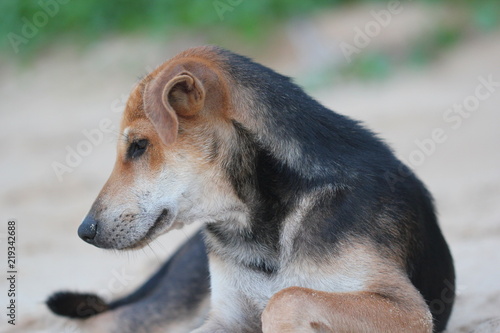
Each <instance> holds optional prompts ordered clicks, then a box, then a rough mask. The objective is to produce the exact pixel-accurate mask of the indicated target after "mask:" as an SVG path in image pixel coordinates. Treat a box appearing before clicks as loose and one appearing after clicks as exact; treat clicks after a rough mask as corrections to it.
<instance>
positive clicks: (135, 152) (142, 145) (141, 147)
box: [127, 139, 149, 159]
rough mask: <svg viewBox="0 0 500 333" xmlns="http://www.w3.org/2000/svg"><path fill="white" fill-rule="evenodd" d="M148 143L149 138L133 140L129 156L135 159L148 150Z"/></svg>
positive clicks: (128, 151) (128, 152)
mask: <svg viewBox="0 0 500 333" xmlns="http://www.w3.org/2000/svg"><path fill="white" fill-rule="evenodd" d="M148 143H149V142H148V140H147V139H141V140H136V141H133V142H132V143H131V144H130V146H129V147H128V150H127V158H128V159H134V158H138V157H140V156H141V155H142V154H144V152H145V151H146V148H147V146H148Z"/></svg>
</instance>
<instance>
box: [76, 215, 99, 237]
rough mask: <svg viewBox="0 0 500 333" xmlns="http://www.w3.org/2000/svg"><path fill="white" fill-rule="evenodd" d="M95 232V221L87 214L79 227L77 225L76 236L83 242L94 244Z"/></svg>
mask: <svg viewBox="0 0 500 333" xmlns="http://www.w3.org/2000/svg"><path fill="white" fill-rule="evenodd" d="M96 234H97V221H96V220H94V218H93V217H92V216H90V214H89V215H87V216H86V217H85V219H84V220H83V222H82V224H80V227H78V236H79V237H80V238H81V239H83V240H84V241H85V242H87V243H89V244H92V245H94V239H95V236H96Z"/></svg>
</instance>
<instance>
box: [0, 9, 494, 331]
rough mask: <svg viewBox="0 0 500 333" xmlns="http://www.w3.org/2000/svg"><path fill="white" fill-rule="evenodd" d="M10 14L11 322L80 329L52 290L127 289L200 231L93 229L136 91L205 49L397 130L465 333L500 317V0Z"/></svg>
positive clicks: (6, 151) (3, 65) (3, 91)
mask: <svg viewBox="0 0 500 333" xmlns="http://www.w3.org/2000/svg"><path fill="white" fill-rule="evenodd" d="M0 19H1V22H0V36H1V38H0V126H1V131H0V136H1V140H0V149H1V156H2V158H1V160H0V179H1V186H0V197H1V203H0V219H1V221H2V224H1V229H0V237H1V240H2V244H1V246H2V252H1V253H6V244H5V243H6V242H5V240H6V231H7V221H8V220H9V219H12V218H14V219H16V220H17V223H18V238H17V240H18V244H17V259H18V270H19V274H18V286H17V289H18V293H17V306H18V309H17V325H16V327H15V329H14V327H12V325H8V324H7V320H6V319H5V315H3V314H2V315H1V317H2V318H4V319H2V320H1V322H0V331H1V332H11V331H12V332H65V331H68V332H69V331H72V332H73V331H78V330H80V328H79V327H78V326H75V324H74V323H72V322H69V321H66V320H63V319H61V318H57V317H55V316H53V315H51V314H50V313H49V312H48V311H47V309H46V308H45V305H44V301H45V299H46V297H47V296H48V295H49V294H51V293H52V292H54V291H57V290H76V291H91V292H99V294H100V295H102V296H103V297H105V298H107V299H112V298H116V297H118V296H120V295H123V294H125V293H127V292H128V291H131V290H133V289H134V288H135V287H136V286H138V285H139V284H141V282H142V281H143V280H144V279H145V278H146V277H147V276H148V275H149V274H150V273H151V272H153V271H154V270H155V269H156V268H157V267H158V266H159V265H160V264H161V262H162V261H163V260H164V258H166V257H167V256H168V255H169V253H171V251H172V250H173V249H174V248H175V247H176V246H177V245H178V244H180V243H181V242H182V241H183V240H185V239H186V237H187V236H188V235H189V233H190V232H192V230H193V228H194V227H191V228H188V229H187V230H183V231H175V232H172V233H170V234H168V235H165V236H163V237H162V238H160V239H159V240H158V241H156V242H155V243H154V244H152V245H151V246H150V247H148V248H146V249H144V250H141V251H137V252H127V253H116V252H106V251H103V250H99V249H97V248H93V247H91V246H89V245H87V244H84V242H82V241H81V240H80V239H79V238H78V237H77V235H76V230H77V228H78V225H79V223H80V221H81V219H82V218H83V216H84V215H85V214H86V213H87V210H88V209H89V208H90V205H91V204H92V202H93V200H94V198H95V197H96V195H97V193H98V192H99V190H100V188H101V186H102V185H103V184H104V182H105V181H106V179H107V177H108V175H109V173H110V172H111V169H112V166H113V163H114V158H115V143H116V137H117V130H118V125H119V119H120V116H121V112H122V111H123V107H124V104H125V102H126V99H127V96H128V93H129V92H130V90H131V88H132V87H133V86H134V84H135V83H136V82H137V81H138V80H139V79H140V78H141V77H142V76H144V75H145V74H147V73H148V72H149V71H151V70H152V69H154V68H155V67H156V66H158V65H159V64H161V63H162V62H163V61H165V60H166V59H168V58H169V57H171V56H173V55H175V54H176V53H178V52H180V51H182V50H184V49H186V48H188V47H192V46H198V45H205V44H217V45H220V46H222V47H225V48H228V49H230V50H232V51H235V52H237V53H241V54H244V55H247V56H250V57H252V58H254V59H255V60H256V61H258V62H260V63H262V64H264V65H266V66H269V67H271V68H273V69H275V70H277V71H278V72H280V73H282V74H285V75H288V76H291V77H293V78H294V80H295V81H296V82H297V83H299V84H300V85H301V86H302V87H304V89H305V90H306V91H307V92H308V93H310V94H311V95H312V96H314V97H315V98H316V99H318V100H319V101H320V102H321V103H323V104H325V105H326V106H328V107H329V108H331V109H333V110H335V111H337V112H339V113H341V114H344V115H347V116H350V117H353V118H356V119H358V120H361V121H363V122H364V123H365V124H366V126H368V127H369V128H371V129H372V130H374V131H375V132H377V133H379V134H380V136H381V137H382V138H384V139H385V140H386V141H387V142H388V143H389V144H390V145H391V146H392V147H393V148H394V150H395V152H396V154H397V155H398V157H400V158H401V159H402V160H404V161H405V162H406V163H407V164H408V165H410V166H411V167H412V168H413V169H414V170H415V172H416V173H417V174H418V175H419V176H420V177H421V178H422V180H423V181H424V182H425V183H426V185H427V186H428V187H429V189H430V190H431V192H432V193H433V195H434V196H435V199H436V204H437V207H438V211H439V216H440V223H441V226H442V229H443V231H444V234H445V236H446V238H447V240H448V242H449V244H450V246H451V249H452V252H453V255H454V257H455V261H456V270H457V276H458V286H459V295H458V298H457V301H456V305H455V309H454V312H453V315H452V318H451V321H450V323H449V330H448V332H470V331H471V330H472V329H474V328H476V327H477V326H478V325H479V323H481V322H483V321H485V320H487V319H488V318H491V317H494V316H498V315H499V312H498V309H500V268H499V267H500V265H499V263H500V251H499V250H500V173H499V171H500V153H499V148H500V134H499V132H500V131H499V130H500V128H499V125H500V114H499V108H498V105H500V66H499V64H500V60H499V59H500V2H499V1H497V0H474V1H465V0H464V1H451V0H450V1H438V0H433V1H430V0H429V1H410V0H406V1H373V0H371V1H342V0H338V1H332V0H330V1H326V0H324V1H314V2H312V1H311V2H306V1H286V0H269V1H250V0H208V1H201V0H199V1H171V0H165V1H160V0H155V1H137V0H135V1H134V0H116V1H98V0H87V1H77V0H39V1H28V0H18V1H15V0H5V1H2V2H0ZM107 123H111V124H113V126H114V127H113V126H112V127H113V129H112V130H108V129H107V126H106V125H105V124H107ZM2 255H3V254H2ZM6 257H7V255H5V257H4V258H0V262H4V261H6ZM4 266H5V265H4V264H2V267H4ZM2 270H3V271H5V272H6V271H7V268H5V269H4V268H2ZM0 281H1V282H0V295H1V296H0V300H1V303H0V304H7V302H8V299H7V296H6V291H7V289H8V285H7V283H6V282H5V279H2V280H0ZM2 307H3V305H2ZM487 331H488V330H487ZM489 331H493V330H492V329H491V327H490V329H489Z"/></svg>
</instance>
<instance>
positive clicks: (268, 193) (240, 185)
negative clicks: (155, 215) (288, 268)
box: [207, 122, 300, 273]
mask: <svg viewBox="0 0 500 333" xmlns="http://www.w3.org/2000/svg"><path fill="white" fill-rule="evenodd" d="M234 128H235V131H236V135H235V139H236V140H237V142H236V143H235V144H233V147H235V148H234V150H233V151H232V152H231V154H230V156H229V158H228V161H227V163H225V165H226V170H225V172H226V175H227V177H228V179H229V182H230V183H231V186H232V187H233V189H234V191H235V193H236V194H237V196H238V198H239V200H240V201H241V202H242V203H243V204H244V205H245V207H246V212H245V216H244V218H245V221H236V220H234V219H228V220H223V221H214V222H213V223H209V224H208V225H207V245H208V248H209V251H211V252H213V253H219V254H221V256H224V257H232V258H233V259H235V260H236V261H239V262H240V263H242V264H244V265H246V266H248V267H250V268H252V269H256V270H259V271H262V272H266V273H272V272H274V271H275V270H276V269H278V268H279V257H280V250H281V249H280V245H279V240H280V231H281V229H282V225H283V222H284V220H285V218H286V217H287V215H288V214H289V210H290V207H293V206H294V204H293V203H294V201H295V200H296V199H297V193H298V192H299V189H300V176H299V175H297V174H296V173H295V172H293V171H292V170H291V169H290V168H289V167H288V166H287V165H286V164H285V163H284V162H282V161H280V160H278V159H277V158H276V157H274V156H273V155H272V153H271V152H269V151H268V150H266V149H265V147H263V146H262V145H261V144H259V142H258V141H257V140H256V138H255V135H254V134H252V133H250V132H249V131H248V130H247V129H246V128H245V127H243V126H242V125H241V124H239V123H237V122H234Z"/></svg>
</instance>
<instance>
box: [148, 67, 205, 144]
mask: <svg viewBox="0 0 500 333" xmlns="http://www.w3.org/2000/svg"><path fill="white" fill-rule="evenodd" d="M204 103H205V89H204V87H203V84H202V83H201V81H200V80H199V79H198V78H197V77H196V76H195V75H194V74H192V73H190V72H189V71H186V70H184V69H178V70H177V71H172V70H171V69H165V70H163V71H162V72H160V73H159V74H158V76H157V77H156V78H154V79H153V80H152V81H150V82H149V83H148V85H147V86H146V89H145V91H144V111H145V113H146V116H147V117H148V118H149V120H150V121H151V122H152V123H153V126H154V127H155V129H156V132H157V133H158V135H159V136H160V139H161V140H162V142H163V143H164V144H165V145H169V144H171V143H173V142H175V141H176V139H177V132H178V130H179V120H178V117H189V116H194V115H196V114H197V113H198V112H199V111H200V110H201V109H202V108H203V106H204Z"/></svg>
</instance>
